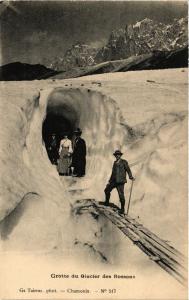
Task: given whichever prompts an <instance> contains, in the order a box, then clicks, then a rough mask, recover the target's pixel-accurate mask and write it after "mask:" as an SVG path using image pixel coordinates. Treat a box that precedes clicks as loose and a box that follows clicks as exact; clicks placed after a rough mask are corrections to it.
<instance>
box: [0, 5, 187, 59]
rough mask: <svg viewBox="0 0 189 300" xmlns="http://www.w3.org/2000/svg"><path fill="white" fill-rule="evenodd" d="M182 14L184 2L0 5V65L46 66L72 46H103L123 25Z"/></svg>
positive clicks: (169, 20) (170, 17) (170, 19)
mask: <svg viewBox="0 0 189 300" xmlns="http://www.w3.org/2000/svg"><path fill="white" fill-rule="evenodd" d="M186 15H187V2H185V1H121V2H120V1H6V0H5V1H0V26H1V27H0V35H1V56H0V65H3V64H7V63H10V62H15V61H20V62H23V63H30V64H38V63H41V64H47V63H48V62H49V61H51V60H54V59H55V58H57V57H62V56H63V55H64V53H65V51H66V50H67V49H69V48H70V47H71V46H72V45H73V44H75V43H76V42H82V43H86V44H89V45H91V46H94V47H101V46H103V45H105V44H106V42H107V40H108V37H109V35H110V33H111V31H112V30H114V29H118V28H124V27H125V25H126V24H132V23H136V21H140V20H142V19H144V18H151V19H154V20H157V21H161V22H164V23H169V22H171V21H172V20H173V19H174V18H181V17H184V16H186Z"/></svg>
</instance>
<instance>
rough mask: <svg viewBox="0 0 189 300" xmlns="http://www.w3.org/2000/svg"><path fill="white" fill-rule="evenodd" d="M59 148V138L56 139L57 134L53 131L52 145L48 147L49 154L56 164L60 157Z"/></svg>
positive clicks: (52, 161)
mask: <svg viewBox="0 0 189 300" xmlns="http://www.w3.org/2000/svg"><path fill="white" fill-rule="evenodd" d="M57 148H58V144H57V140H56V134H55V133H53V134H52V136H51V140H50V145H49V147H48V154H49V158H50V161H51V163H52V164H54V165H56V164H57V159H58V157H59V155H58V149H57Z"/></svg>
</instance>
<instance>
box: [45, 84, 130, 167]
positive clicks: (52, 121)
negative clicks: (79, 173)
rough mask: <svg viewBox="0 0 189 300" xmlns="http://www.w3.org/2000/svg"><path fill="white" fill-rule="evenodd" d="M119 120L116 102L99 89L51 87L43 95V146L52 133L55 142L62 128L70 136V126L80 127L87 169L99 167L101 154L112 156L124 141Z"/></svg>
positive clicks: (59, 137)
mask: <svg viewBox="0 0 189 300" xmlns="http://www.w3.org/2000/svg"><path fill="white" fill-rule="evenodd" d="M121 120H122V116H121V113H120V110H119V107H118V106H117V104H116V102H115V101H114V100H113V99H111V98H110V97H107V96H106V95H104V94H102V93H100V92H97V91H94V90H90V89H85V88H75V89H73V88H71V89H70V88H55V89H54V90H53V91H51V93H50V94H49V96H48V98H47V106H46V115H45V117H44V120H43V126H42V137H43V141H44V142H45V145H46V148H47V145H48V142H49V138H50V137H51V135H52V133H55V134H56V137H57V141H58V144H59V142H60V139H61V138H62V136H63V134H64V133H65V132H66V133H67V134H68V137H69V138H72V136H73V131H74V129H75V128H77V127H80V128H81V129H82V132H83V137H84V139H85V140H86V144H87V159H88V164H87V168H88V171H92V170H93V171H95V169H96V168H97V167H98V168H101V167H102V165H103V163H102V160H103V158H104V157H106V158H107V159H108V158H109V157H111V159H112V153H113V151H114V150H115V149H117V148H121V147H123V145H124V144H125V138H126V135H127V132H126V129H125V127H123V126H122V125H121ZM97 157H98V158H97ZM100 158H101V162H100ZM99 162H100V163H99ZM98 170H99V169H98Z"/></svg>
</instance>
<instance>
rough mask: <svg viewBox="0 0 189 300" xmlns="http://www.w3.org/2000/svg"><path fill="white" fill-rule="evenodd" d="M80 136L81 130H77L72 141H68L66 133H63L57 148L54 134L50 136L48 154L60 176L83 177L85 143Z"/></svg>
mask: <svg viewBox="0 0 189 300" xmlns="http://www.w3.org/2000/svg"><path fill="white" fill-rule="evenodd" d="M81 134H82V131H81V129H80V128H77V129H76V130H75V131H74V137H73V140H70V139H69V138H68V133H66V132H65V133H64V134H63V138H62V139H61V140H60V144H59V146H58V145H57V144H58V142H57V139H56V134H54V133H53V134H52V139H51V142H50V145H49V147H48V153H49V158H50V160H51V162H52V163H53V164H56V165H57V170H58V173H59V175H60V176H74V177H83V176H84V175H85V168H86V143H85V140H84V139H83V138H81Z"/></svg>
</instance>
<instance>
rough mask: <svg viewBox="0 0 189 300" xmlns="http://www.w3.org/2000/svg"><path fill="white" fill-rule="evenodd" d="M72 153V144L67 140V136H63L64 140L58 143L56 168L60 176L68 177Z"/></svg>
mask: <svg viewBox="0 0 189 300" xmlns="http://www.w3.org/2000/svg"><path fill="white" fill-rule="evenodd" d="M72 153H73V150H72V142H71V141H70V140H69V139H68V136H67V135H64V138H63V139H62V140H61V141H60V148H59V155H60V158H59V161H58V167H57V169H58V172H59V174H60V175H69V171H70V169H69V168H70V166H71V155H72Z"/></svg>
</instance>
